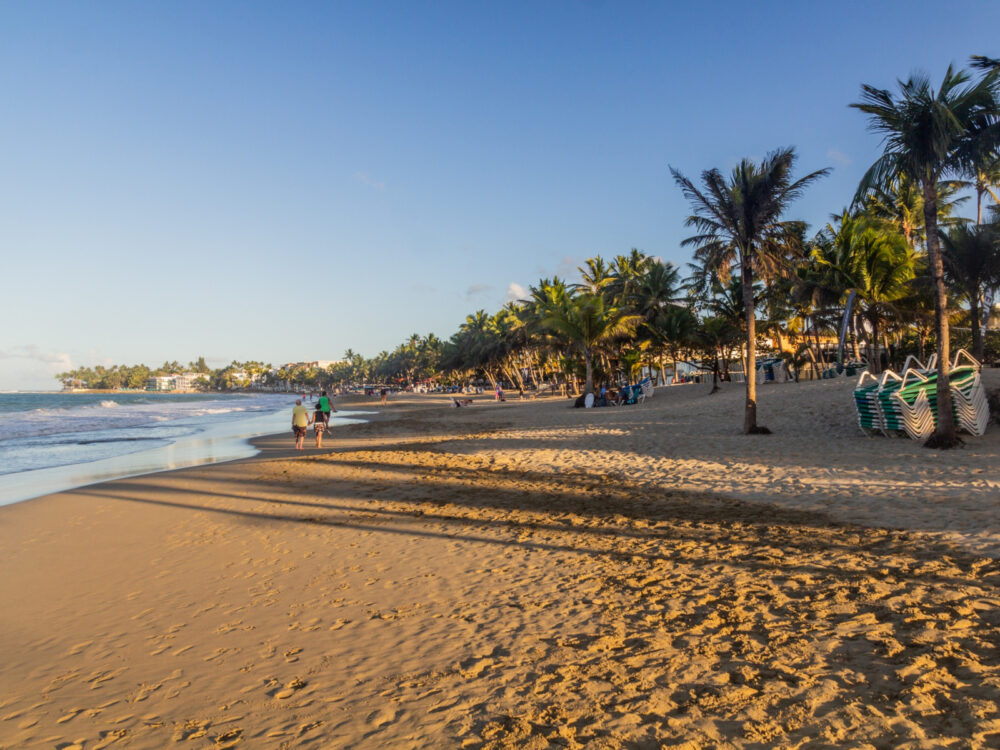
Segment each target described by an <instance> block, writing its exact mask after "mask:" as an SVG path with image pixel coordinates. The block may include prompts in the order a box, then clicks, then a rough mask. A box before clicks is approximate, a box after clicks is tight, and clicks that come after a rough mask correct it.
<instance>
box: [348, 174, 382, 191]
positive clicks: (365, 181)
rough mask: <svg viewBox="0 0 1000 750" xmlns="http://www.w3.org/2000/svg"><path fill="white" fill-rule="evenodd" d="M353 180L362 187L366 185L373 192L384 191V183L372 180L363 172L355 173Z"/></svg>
mask: <svg viewBox="0 0 1000 750" xmlns="http://www.w3.org/2000/svg"><path fill="white" fill-rule="evenodd" d="M354 179H355V180H357V181H358V182H360V183H361V184H362V185H367V186H368V187H370V188H372V189H374V190H385V183H384V182H381V181H379V180H374V179H372V178H371V177H369V176H368V174H367V173H365V172H355V173H354Z"/></svg>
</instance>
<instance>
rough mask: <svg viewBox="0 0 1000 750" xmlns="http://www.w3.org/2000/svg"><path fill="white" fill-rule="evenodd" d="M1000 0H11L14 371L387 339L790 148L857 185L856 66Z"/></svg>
mask: <svg viewBox="0 0 1000 750" xmlns="http://www.w3.org/2000/svg"><path fill="white" fill-rule="evenodd" d="M998 29H1000V3H997V2H995V1H994V0H984V1H982V2H953V3H947V4H946V3H941V2H934V3H932V2H922V1H911V2H896V1H894V0H884V1H882V2H876V3H872V2H839V3H818V2H806V1H805V0H803V2H754V3H748V2H705V3H667V2H655V3H612V2H578V3H568V2H529V3H513V2H511V3H495V2H494V3H487V2H479V3H477V2H456V3H424V2H400V3H389V2H371V3H353V4H339V3H316V4H310V3H304V2H302V3H259V4H258V3H251V2H218V3H202V2H170V3H167V2H161V3H110V2H104V3H102V2H91V3H78V2H67V3H56V2H46V3H5V4H2V5H0V175H2V177H0V257H2V259H3V269H4V270H3V274H2V276H0V285H2V288H0V315H2V319H3V326H2V328H0V389H16V388H51V387H54V385H55V381H54V380H52V379H51V375H52V373H54V372H57V371H59V370H61V369H65V368H67V367H69V366H76V365H81V364H88V365H89V364H98V363H110V362H127V363H134V362H146V363H149V364H154V363H159V362H162V361H163V360H164V359H178V360H182V361H187V360H191V359H194V358H196V357H197V356H199V355H204V356H206V357H207V358H208V359H209V361H210V363H211V364H213V365H214V366H217V365H220V364H223V363H225V362H228V361H229V360H232V359H240V360H242V359H251V358H253V359H263V360H265V361H268V362H273V363H275V364H278V363H281V362H287V361H296V360H304V359H334V358H337V357H339V356H340V355H341V354H342V353H343V351H344V350H345V349H347V348H348V347H351V348H353V349H354V350H356V351H360V352H361V353H363V354H365V355H368V356H371V355H374V354H375V353H377V352H378V351H379V350H380V349H391V348H393V347H394V346H395V345H396V344H397V343H399V342H400V341H401V340H403V339H404V338H406V337H407V336H408V335H409V334H410V333H413V332H418V333H421V334H425V333H428V332H434V333H436V334H438V335H439V336H441V337H442V338H447V337H448V336H449V335H451V333H453V332H454V331H455V329H456V328H457V326H458V324H459V323H460V322H461V321H462V320H463V318H464V316H465V315H466V314H468V313H470V312H472V311H474V310H476V309H478V308H485V309H487V310H490V311H492V310H495V309H496V308H498V307H499V306H500V305H501V304H503V302H504V300H505V297H506V295H507V293H508V291H509V289H510V285H511V284H518V285H521V286H522V287H526V286H528V285H529V284H531V283H534V282H535V281H537V279H538V278H539V277H541V276H548V275H552V274H554V273H559V274H566V273H567V272H568V271H570V270H571V269H573V268H574V267H575V266H576V265H579V264H580V263H581V262H582V260H583V259H584V258H586V257H589V256H592V255H595V254H602V255H604V256H613V255H615V254H617V253H621V252H627V251H628V250H629V249H630V248H632V247H637V248H640V249H642V250H644V251H646V252H648V253H650V254H653V255H657V256H660V257H662V258H664V259H665V260H671V261H674V262H677V263H679V264H683V263H685V262H686V261H687V259H688V255H689V254H688V252H687V251H685V250H682V249H681V248H680V247H679V245H680V241H681V240H682V239H683V238H684V237H685V236H686V230H685V228H684V226H683V219H684V217H685V216H686V215H687V212H688V206H687V205H686V203H685V202H684V200H683V197H682V196H681V194H680V191H679V190H678V189H677V188H676V187H675V186H674V184H673V183H672V181H671V179H670V175H669V171H668V166H669V165H672V166H675V167H677V168H679V169H680V170H681V171H682V172H684V173H686V174H687V175H689V176H691V177H696V176H697V174H698V173H699V172H700V171H701V170H703V169H706V168H709V167H713V166H718V167H721V168H723V169H728V168H729V167H731V166H732V165H733V164H734V163H735V162H736V161H737V160H739V159H740V158H741V157H743V156H750V157H754V158H760V157H762V156H763V155H764V154H765V153H767V152H768V151H770V150H772V149H774V148H776V147H780V146H786V145H794V146H795V147H796V148H797V149H798V152H799V156H800V161H799V172H800V173H804V172H805V171H811V170H813V169H818V168H821V167H827V166H829V167H833V168H834V171H833V174H832V175H831V176H830V177H828V178H826V179H825V180H823V181H821V182H820V183H819V184H818V185H816V186H815V187H814V188H812V189H811V190H810V192H809V193H808V194H807V195H806V196H805V197H804V198H803V199H802V200H801V201H799V203H797V204H796V205H795V206H794V207H793V211H792V215H793V216H794V217H796V218H802V219H805V220H807V221H809V222H810V223H811V224H812V225H814V226H816V225H818V224H821V223H822V222H824V221H826V218H827V215H828V214H829V213H831V212H833V211H837V210H839V209H840V208H842V207H843V206H844V205H846V204H847V203H848V202H849V200H850V197H851V195H852V194H853V191H854V189H855V187H856V186H857V182H858V179H859V177H860V175H861V174H862V172H863V171H864V169H865V167H866V166H867V165H868V164H870V163H871V162H872V161H873V160H874V158H875V156H876V154H877V153H878V146H879V142H878V139H877V138H876V137H875V136H874V135H872V134H870V133H868V132H867V131H866V129H865V119H864V117H863V115H861V114H860V113H858V112H856V111H854V110H850V109H848V107H847V105H848V104H849V103H850V102H852V101H855V100H856V99H857V96H858V91H859V88H860V85H861V83H862V82H864V83H870V84H874V85H877V86H881V87H891V86H893V85H894V81H895V80H896V79H897V78H899V77H905V76H906V75H907V74H909V73H910V72H911V71H913V70H916V69H923V70H926V71H928V72H929V73H930V74H931V76H932V79H933V80H935V81H937V80H939V79H940V78H941V76H942V75H943V73H944V70H945V68H946V66H947V65H948V63H949V62H955V63H957V64H959V65H964V64H965V63H966V62H967V60H968V57H969V55H970V54H988V55H992V56H997V55H1000V41H998V40H1000V35H998V33H997V30H998Z"/></svg>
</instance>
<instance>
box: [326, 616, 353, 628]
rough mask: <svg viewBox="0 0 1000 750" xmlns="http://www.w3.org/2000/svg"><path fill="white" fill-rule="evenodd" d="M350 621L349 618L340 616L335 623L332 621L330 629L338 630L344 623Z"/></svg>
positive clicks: (346, 623)
mask: <svg viewBox="0 0 1000 750" xmlns="http://www.w3.org/2000/svg"><path fill="white" fill-rule="evenodd" d="M350 622H351V621H350V620H345V619H344V618H340V619H339V620H337V621H336V622H335V623H333V625H331V626H330V630H340V629H341V628H342V627H344V626H345V625H349V624H350Z"/></svg>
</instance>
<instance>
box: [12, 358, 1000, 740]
mask: <svg viewBox="0 0 1000 750" xmlns="http://www.w3.org/2000/svg"><path fill="white" fill-rule="evenodd" d="M984 381H985V384H986V386H987V388H988V389H990V390H992V389H994V388H997V387H998V386H1000V371H996V370H987V371H985V372H984ZM852 387H853V380H846V381H845V380H839V381H821V382H812V383H801V384H787V385H766V386H763V387H761V389H760V407H759V408H760V412H759V414H760V422H761V424H764V425H767V426H768V427H769V428H771V429H772V430H773V431H774V433H775V434H773V435H768V436H755V437H747V436H743V435H741V434H740V433H739V428H740V426H741V420H742V413H741V407H742V399H743V391H742V386H739V385H730V386H726V388H725V389H724V391H723V392H722V393H718V394H715V395H709V394H708V390H709V388H708V386H677V387H666V388H660V389H657V391H656V394H655V396H654V397H653V398H652V399H650V400H649V401H647V402H646V403H645V404H642V405H638V406H634V407H624V408H620V409H613V408H609V409H593V410H582V409H579V410H574V409H572V408H570V403H569V402H567V401H565V400H561V399H549V400H538V401H531V400H525V401H517V400H512V401H509V402H507V403H503V404H496V403H493V402H492V401H490V400H486V399H484V400H479V401H477V403H476V404H475V405H474V406H472V407H471V408H467V409H455V408H451V407H450V406H449V405H448V404H449V403H450V402H449V400H448V399H446V398H444V397H434V396H413V397H403V396H400V397H396V398H394V399H391V400H390V403H389V405H388V406H387V407H386V408H385V410H384V412H383V413H381V414H379V415H376V416H375V417H373V418H372V421H370V422H368V423H365V424H359V425H350V426H347V427H344V428H343V429H338V430H337V431H336V432H335V433H334V435H333V439H332V440H329V441H328V442H327V443H326V444H325V446H324V449H323V450H322V451H317V450H315V449H312V448H309V449H308V450H306V451H304V452H303V453H301V454H296V452H295V451H293V450H290V448H291V447H292V438H291V433H290V432H289V433H288V434H287V435H279V436H274V437H269V438H264V439H261V440H259V441H257V444H258V445H259V447H260V448H261V449H262V452H261V454H260V455H259V456H257V457H254V458H251V459H245V460H240V461H234V462H230V463H226V464H220V465H214V466H207V467H198V468H192V469H184V470H179V471H173V472H167V473H161V474H154V475H148V476H142V477H135V478H130V479H124V480H118V481H114V482H108V483H104V484H99V485H93V486H90V487H85V488H82V489H79V490H74V491H71V492H66V493H62V494H58V495H51V496H48V497H44V498H39V499H35V500H31V501H28V502H24V503H20V504H16V505H12V506H8V507H4V508H0V570H2V571H3V574H2V577H0V597H2V599H0V601H2V605H3V606H2V610H0V748H10V749H11V750H13V749H14V748H35V747H38V748H60V749H62V750H66V749H67V748H85V749H86V750H96V749H97V748H104V747H112V748H117V747H131V748H162V747H172V746H177V747H185V748H186V747H190V748H206V747H214V748H223V747H238V746H239V747H250V748H272V747H273V748H300V747H303V748H309V747H315V748H333V747H345V748H347V747H351V748H355V747H359V748H383V747H393V748H395V747H399V748H451V747H455V748H465V747H468V748H489V749H496V748H547V747H568V748H581V747H586V748H619V747H623V748H660V747H667V748H678V749H679V748H685V749H686V750H694V749H695V748H769V747H782V748H800V747H855V748H932V747H934V748H936V747H954V748H988V747H998V746H1000V703H998V701H1000V630H998V626H1000V609H998V605H1000V562H998V558H1000V514H998V510H1000V460H998V456H1000V427H998V426H997V425H996V424H994V425H992V426H991V428H990V429H989V430H988V431H987V434H986V435H985V436H984V437H982V438H971V437H968V436H966V447H965V448H964V449H961V450H956V451H949V452H937V451H930V450H926V449H924V448H922V447H921V446H920V445H919V444H918V443H915V442H912V441H909V440H905V439H887V438H866V437H865V436H864V435H862V434H861V432H860V431H859V429H858V428H857V425H856V423H855V419H854V411H853V403H852V401H851V389H852ZM340 405H341V401H339V400H338V406H340ZM311 445H312V442H311V439H310V440H309V441H308V442H307V446H311Z"/></svg>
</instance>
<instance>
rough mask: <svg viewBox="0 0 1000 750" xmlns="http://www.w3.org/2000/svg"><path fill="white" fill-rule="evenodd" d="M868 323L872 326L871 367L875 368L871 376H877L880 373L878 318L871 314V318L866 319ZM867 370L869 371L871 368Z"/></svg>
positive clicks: (880, 357) (880, 354) (880, 353)
mask: <svg viewBox="0 0 1000 750" xmlns="http://www.w3.org/2000/svg"><path fill="white" fill-rule="evenodd" d="M868 322H869V323H871V325H872V367H874V368H875V369H874V370H873V371H872V374H873V375H878V374H880V373H881V372H882V352H881V351H880V350H879V348H878V337H879V330H878V316H877V315H874V314H872V316H871V317H870V318H868ZM868 369H871V367H869V368H868Z"/></svg>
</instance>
